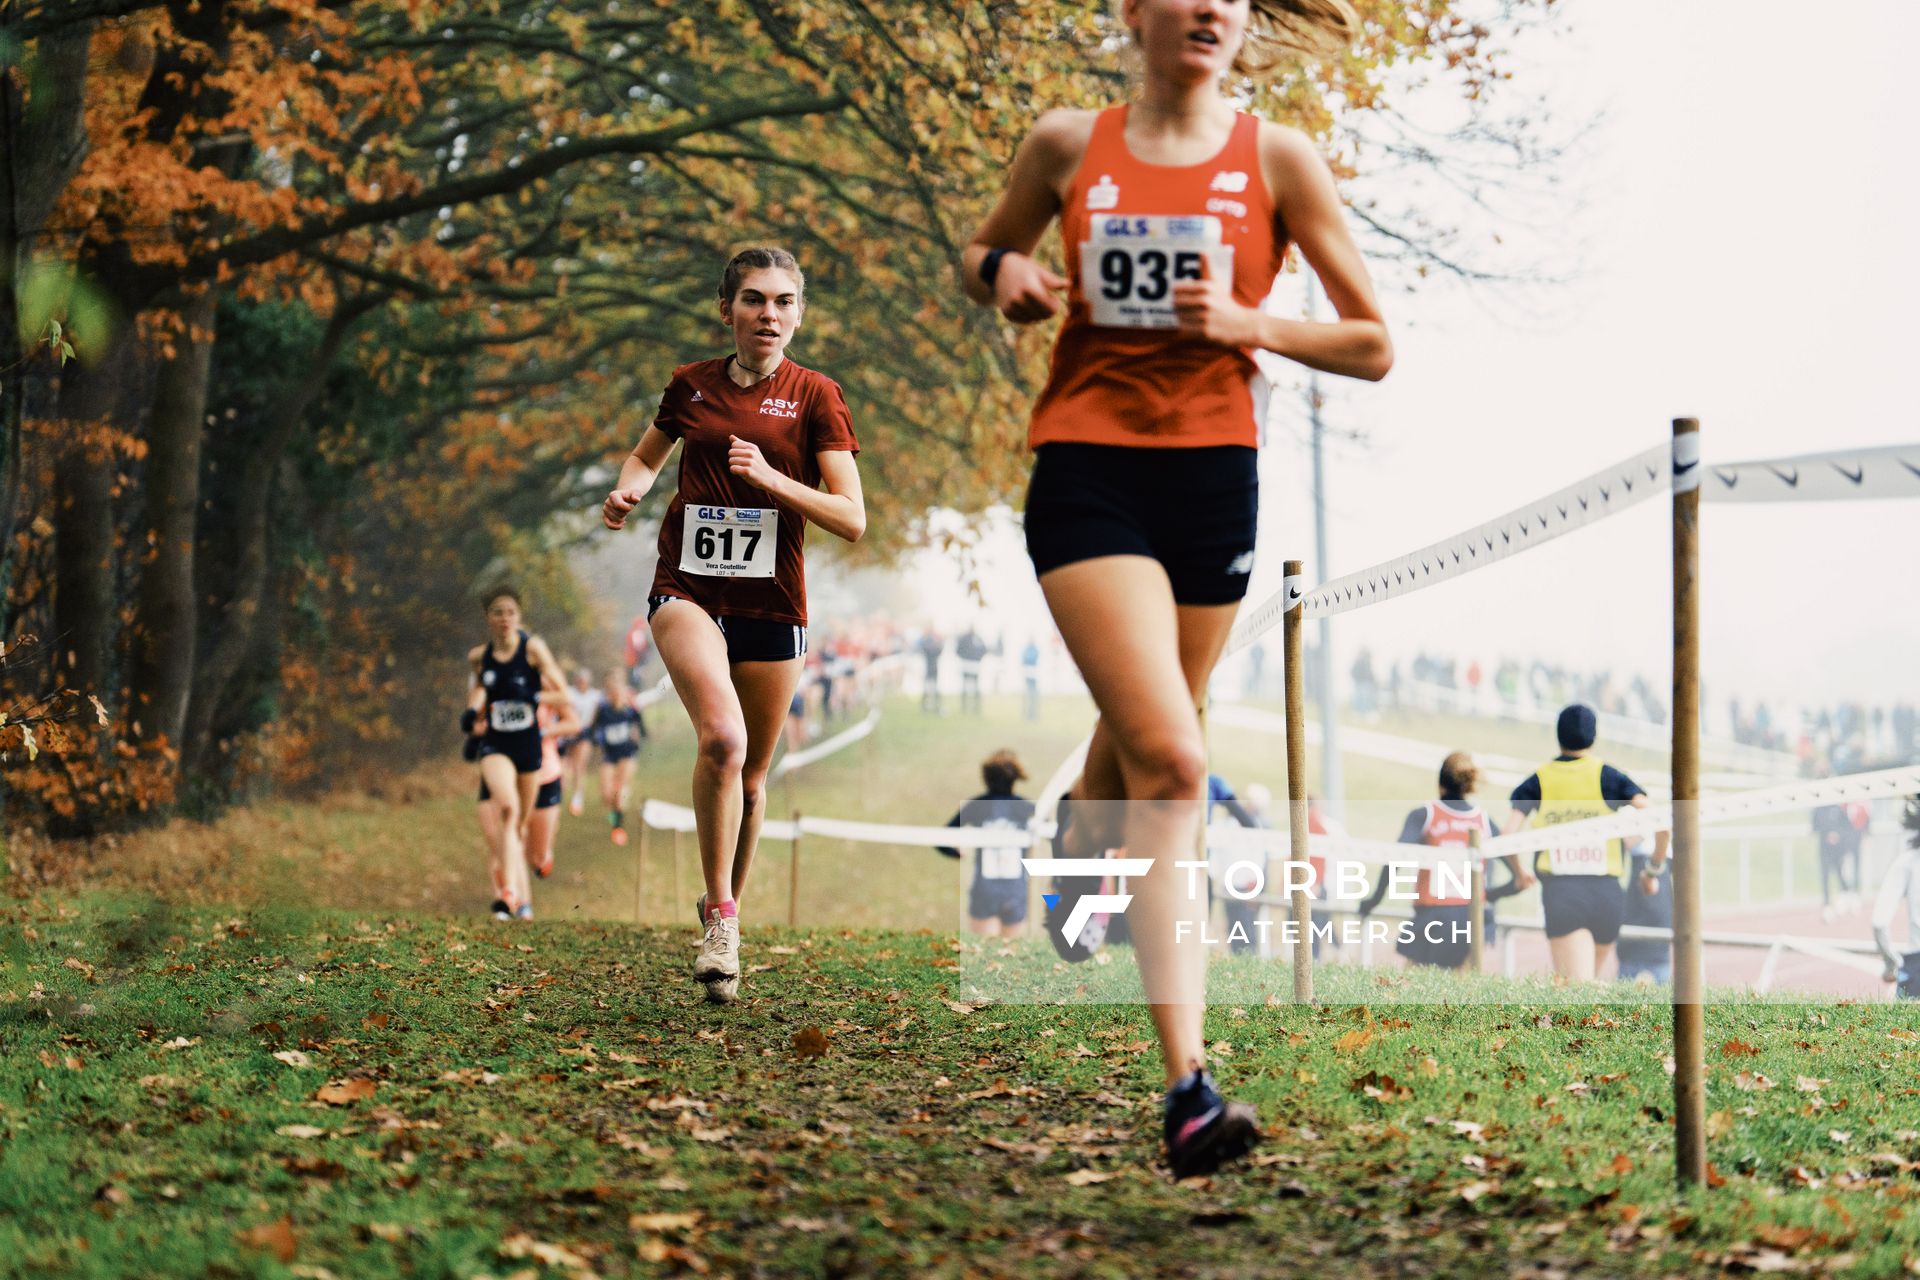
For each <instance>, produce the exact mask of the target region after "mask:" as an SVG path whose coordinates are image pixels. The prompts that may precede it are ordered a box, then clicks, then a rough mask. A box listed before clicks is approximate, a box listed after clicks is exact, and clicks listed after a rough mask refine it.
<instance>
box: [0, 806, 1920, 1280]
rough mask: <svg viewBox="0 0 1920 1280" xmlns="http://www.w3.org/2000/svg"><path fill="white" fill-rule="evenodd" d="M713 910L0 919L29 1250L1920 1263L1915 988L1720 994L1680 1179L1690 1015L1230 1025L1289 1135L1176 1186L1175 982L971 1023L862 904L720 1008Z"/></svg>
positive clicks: (626, 1271)
mask: <svg viewBox="0 0 1920 1280" xmlns="http://www.w3.org/2000/svg"><path fill="white" fill-rule="evenodd" d="M362 816H363V817H366V818H367V819H368V820H369V821H372V819H373V818H375V817H376V816H377V815H375V814H372V813H367V814H363V815H362ZM375 825H377V824H375ZM691 935H692V931H691V929H681V930H664V931H663V930H658V929H647V928H639V929H636V928H634V927H632V926H628V925H623V924H615V923H610V922H581V923H577V924H553V923H544V922H543V923H536V924H534V925H531V926H501V925H494V924H491V923H487V922H474V921H470V920H447V919H438V918H431V917H424V916H420V915H416V914H401V913H393V912H385V911H382V912H369V911H344V912H343V911H338V910H320V909H315V908H312V907H294V906H262V907H256V908H251V909H246V910H232V909H225V910H222V909H214V908H209V907H180V906H177V905H174V906H168V905H163V904H160V903H157V902H155V901H153V900H151V899H135V898H131V897H127V896H117V897H115V896H107V895H102V894H98V893H92V894H84V895H80V896H72V895H63V896H41V897H34V898H29V899H24V900H15V901H12V902H10V903H7V904H5V906H4V908H0V1275H5V1276H10V1277H11V1276H55V1275H57V1276H78V1277H89V1276H100V1277H105V1276H123V1275H141V1276H207V1275H212V1276H261V1277H287V1276H301V1277H308V1278H313V1277H322V1278H324V1277H327V1276H336V1277H342V1278H343V1280H344V1278H346V1277H355V1278H359V1277H385V1276H394V1277H402V1276H404V1277H413V1278H431V1277H449V1278H451V1277H459V1278H461V1280H467V1278H469V1277H476V1276H517V1277H522V1278H533V1277H574V1278H576V1280H578V1278H581V1277H586V1276H590V1275H601V1276H610V1277H617V1276H667V1275H689V1274H701V1275H712V1276H722V1275H726V1276H741V1277H745V1276H787V1275H797V1276H825V1275H842V1276H854V1275H871V1276H902V1277H907V1276H911V1277H921V1276H953V1277H961V1276H1002V1275H1005V1276H1015V1275H1018V1276H1075V1277H1109V1276H1111V1277H1140V1276H1160V1275H1165V1276H1176V1275H1177V1276H1183V1277H1185V1276H1198V1277H1205V1276H1221V1277H1226V1276H1273V1275H1288V1274H1299V1273H1302V1272H1308V1271H1326V1270H1331V1269H1338V1271H1339V1272H1340V1273H1342V1274H1343V1275H1347V1276H1354V1277H1364V1276H1474V1277H1482V1276H1486V1275H1489V1274H1495V1275H1509V1276H1533V1277H1547V1276H1570V1275H1582V1276H1584V1275H1596V1276H1598V1275H1608V1276H1612V1275H1635V1276H1641V1275H1644V1276H1666V1275H1672V1276H1692V1275H1700V1274H1717V1273H1721V1272H1723V1271H1724V1272H1734V1273H1738V1272H1745V1271H1795V1272H1811V1273H1820V1274H1833V1275H1843V1276H1860V1277H1867V1276H1874V1277H1882V1276H1891V1275H1894V1274H1897V1273H1902V1272H1903V1271H1911V1270H1914V1269H1916V1268H1920V1262H1916V1261H1915V1259H1916V1256H1917V1255H1920V1214H1916V1213H1915V1212H1914V1210H1915V1204H1914V1201H1915V1199H1916V1197H1920V1177H1916V1174H1917V1173H1920V1087H1916V1082H1920V1032H1916V1031H1914V1030H1913V1029H1912V1025H1911V1024H1912V1014H1911V1011H1910V1010H1907V1009H1904V1008H1901V1007H1898V1006H1842V1007H1838V1008H1828V1009H1815V1008H1810V1007H1805V1006H1795V1005H1783V1004H1772V1003H1756V1002H1747V1003H1739V1004H1727V1005H1719V1006H1715V1007H1713V1008H1712V1009H1710V1010H1709V1014H1708V1018H1709V1041H1708V1043H1709V1052H1708V1065H1709V1081H1708V1098H1709V1103H1708V1106H1709V1110H1710V1112H1711V1121H1710V1130H1711V1132H1712V1139H1711V1145H1710V1151H1711V1159H1712V1161H1713V1179H1714V1181H1715V1182H1716V1183H1717V1184H1718V1185H1716V1186H1715V1187H1714V1188H1713V1189H1712V1190H1711V1191H1709V1192H1706V1193H1703V1194H1695V1195H1692V1196H1689V1197H1679V1196H1676V1194H1675V1193H1674V1191H1673V1190H1672V1187H1671V1173H1670V1168H1671V1143H1672V1128H1671V1122H1670V1119H1669V1112H1670V1103H1669V1098H1670V1088H1669V1080H1668V1076H1667V1074H1666V1070H1665V1066H1664V1060H1665V1058H1666V1053H1667V1048H1666V1046H1667V1034H1666V1019H1667V1013H1666V1011H1665V1010H1664V1009H1663V1008H1661V1007H1660V1006H1658V1005H1654V1004H1645V1005H1626V1006H1621V1005H1617V1004H1610V1005H1608V1006H1606V1007H1604V1008H1600V1007H1586V1008H1583V1007H1580V1006H1573V1007H1566V1006H1558V1007H1555V1006H1548V1005H1544V1004H1537V1003H1532V1002H1530V1000H1529V995H1530V992H1529V989H1527V988H1525V987H1516V988H1513V989H1512V990H1511V992H1510V994H1511V996H1512V1002H1510V1003H1506V1004H1500V1005H1484V1004H1473V1005H1452V1006H1447V1005H1441V1006H1431V1007H1424V1008H1418V1009H1405V1010H1398V1011H1395V1013H1397V1014H1399V1015H1403V1016H1394V1014H1390V1013H1388V1012H1386V1011H1382V1010H1376V1009H1370V1008H1368V1007H1367V1006H1366V1005H1364V1004H1353V1003H1347V1004H1338V1005H1332V1006H1329V1007H1321V1008H1314V1009H1305V1008H1299V1007H1292V1006H1285V1005H1273V1006H1270V1005H1267V1004H1264V1003H1260V1004H1252V1005H1249V1006H1245V1007H1222V1008H1216V1009H1213V1010H1211V1011H1210V1014H1209V1031H1208V1034H1209V1037H1210V1039H1211V1040H1212V1041H1213V1050H1212V1053H1213V1057H1214V1060H1215V1064H1216V1068H1217V1070H1218V1072H1219V1074H1220V1076H1221V1078H1222V1080H1223V1083H1225V1084H1226V1085H1227V1086H1228V1087H1229V1088H1230V1090H1231V1091H1233V1092H1234V1093H1236V1094H1239V1095H1241V1096H1244V1097H1246V1098H1248V1099H1249V1100H1251V1101H1253V1102H1255V1103H1256V1104H1258V1106H1259V1107H1260V1110H1261V1114H1262V1118H1263V1120H1264V1122H1265V1124H1266V1125H1267V1138H1266V1142H1265V1145H1264V1147H1263V1148H1262V1150H1261V1151H1260V1153H1259V1154H1258V1155H1257V1157H1256V1158H1255V1159H1254V1160H1253V1161H1252V1162H1251V1163H1250V1164H1248V1165H1247V1166H1245V1167H1244V1168H1242V1169H1240V1170H1238V1171H1236V1172H1234V1173H1232V1174H1230V1175H1222V1176H1219V1177H1216V1178H1214V1179H1211V1180H1200V1181H1194V1182H1189V1183H1185V1184H1174V1183H1172V1182H1170V1181H1169V1180H1168V1178H1167V1176H1166V1174H1165V1172H1164V1170H1162V1169H1161V1168H1159V1167H1158V1166H1157V1136H1158V1135H1157V1125H1158V1116H1157V1100H1156V1094H1157V1090H1158V1081H1159V1069H1158V1061H1157V1055H1156V1053H1155V1052H1154V1051H1153V1049H1152V1048H1151V1041H1152V1035H1151V1031H1150V1028H1149V1024H1148V1022H1147V1020H1146V1017H1145V1014H1144V1011H1143V1010H1141V1009H1139V1008H1135V1007H1121V1006H1108V1005H1075V1006H1060V1007H1056V1006H1044V1005H1039V1006H1031V1005H1030V1006H997V1005H990V1006H986V1007H982V1008H975V1007H973V1006H972V1005H971V1004H969V1003H966V1002H963V1001H960V1000H957V999H956V998H955V997H956V995H957V994H958V993H957V991H956V989H955V975H956V972H957V970H956V968H955V966H956V965H957V964H960V963H962V962H963V960H964V959H965V958H966V953H965V952H964V951H962V950H960V949H959V948H961V947H963V946H964V945H965V944H959V943H956V942H955V941H954V940H953V939H952V938H951V937H947V936H940V935H937V934H928V933H888V934H871V933H864V932H853V931H841V930H825V931H812V932H800V933H787V932H783V931H778V930H757V931H755V932H754V933H753V934H752V935H751V937H750V940H749V944H748V947H747V950H746V953H745V960H746V963H747V964H748V965H749V966H750V970H749V974H748V977H747V980H746V982H745V983H744V984H743V994H744V1002H743V1003H742V1004H741V1005H739V1006H736V1007H734V1008H731V1009H717V1008H713V1007H709V1006H706V1005H704V1004H702V1003H700V1002H699V1001H698V1000H697V999H696V993H695V989H694V988H693V987H692V985H691V984H690V983H689V982H688V981H687V980H686V977H685V974H686V965H687V960H688V954H689V951H688V949H689V945H690V942H691ZM1278 977H1279V978H1280V980H1281V982H1282V983H1284V979H1285V971H1284V970H1281V971H1279V973H1278ZM1436 980H1439V979H1436Z"/></svg>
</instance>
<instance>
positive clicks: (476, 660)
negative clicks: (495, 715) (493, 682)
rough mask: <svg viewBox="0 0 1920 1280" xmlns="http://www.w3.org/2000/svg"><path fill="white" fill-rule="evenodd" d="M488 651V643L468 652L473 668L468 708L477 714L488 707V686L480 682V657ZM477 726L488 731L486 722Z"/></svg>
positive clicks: (468, 684)
mask: <svg viewBox="0 0 1920 1280" xmlns="http://www.w3.org/2000/svg"><path fill="white" fill-rule="evenodd" d="M486 651H487V646H486V645H484V644H478V645H475V646H474V647H473V648H472V649H471V650H469V651H468V652H467V665H468V666H469V667H471V668H472V669H473V671H472V674H471V675H470V676H469V677H468V679H467V709H468V710H470V711H473V712H475V713H476V714H477V713H479V712H482V711H485V710H486V709H487V687H486V686H485V685H483V684H481V683H480V659H481V657H482V655H484V654H485V653H486ZM475 728H476V731H478V732H482V733H484V732H485V731H486V725H485V723H484V722H481V723H480V724H478V725H476V726H475Z"/></svg>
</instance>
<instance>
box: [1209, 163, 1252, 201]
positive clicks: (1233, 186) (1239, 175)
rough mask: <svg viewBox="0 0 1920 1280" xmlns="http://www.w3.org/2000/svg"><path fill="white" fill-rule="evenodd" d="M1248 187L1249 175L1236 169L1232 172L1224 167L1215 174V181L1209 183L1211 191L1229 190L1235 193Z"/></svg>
mask: <svg viewBox="0 0 1920 1280" xmlns="http://www.w3.org/2000/svg"><path fill="white" fill-rule="evenodd" d="M1246 189H1247V175H1246V174H1245V173H1244V172H1242V171H1240V170H1238V169H1236V170H1233V171H1231V172H1229V171H1228V170H1225V169H1222V170H1221V171H1220V172H1219V173H1216V174H1214V175H1213V181H1212V182H1210V183H1208V184H1207V190H1209V191H1227V192H1231V193H1233V194H1235V195H1238V194H1239V193H1240V192H1242V191H1245V190H1246Z"/></svg>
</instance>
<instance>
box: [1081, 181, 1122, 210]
mask: <svg viewBox="0 0 1920 1280" xmlns="http://www.w3.org/2000/svg"><path fill="white" fill-rule="evenodd" d="M1119 207H1120V186H1119V184H1118V183H1116V182H1115V181H1114V180H1113V177H1112V175H1110V174H1105V173H1103V174H1101V175H1100V181H1098V182H1096V183H1094V184H1093V185H1092V186H1090V187H1088V188H1087V208H1089V209H1117V208H1119Z"/></svg>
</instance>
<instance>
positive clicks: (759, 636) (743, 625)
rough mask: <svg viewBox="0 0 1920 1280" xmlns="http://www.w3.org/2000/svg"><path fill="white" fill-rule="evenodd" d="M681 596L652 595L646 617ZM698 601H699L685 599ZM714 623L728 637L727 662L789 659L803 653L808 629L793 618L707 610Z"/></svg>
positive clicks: (649, 619) (785, 660) (648, 617)
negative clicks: (789, 620)
mask: <svg viewBox="0 0 1920 1280" xmlns="http://www.w3.org/2000/svg"><path fill="white" fill-rule="evenodd" d="M678 599H681V597H680V596H654V597H653V598H651V599H650V600H648V601H647V620H648V621H649V622H651V621H652V620H653V615H654V614H656V613H658V612H660V606H661V605H663V604H665V603H666V602H667V601H669V600H678ZM688 603H689V604H694V605H698V604H699V602H698V601H688ZM707 616H708V617H710V618H712V619H713V625H714V626H716V627H719V628H720V634H721V635H723V636H725V637H726V638H727V661H728V662H790V661H792V660H793V659H795V658H799V657H803V656H805V654H806V652H807V629H806V628H805V627H802V626H799V625H797V624H795V623H792V622H775V621H773V620H772V619H770V618H742V617H737V616H736V617H728V616H726V615H725V614H718V613H712V612H709V613H708V615H707Z"/></svg>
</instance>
